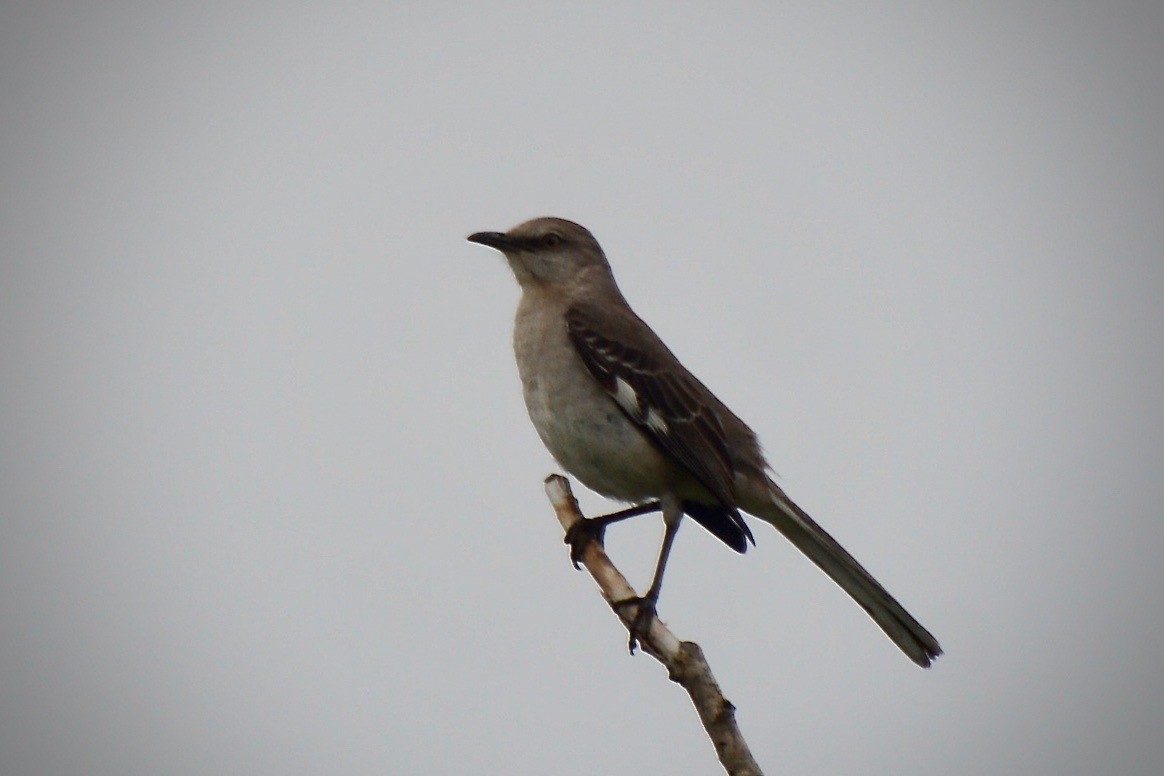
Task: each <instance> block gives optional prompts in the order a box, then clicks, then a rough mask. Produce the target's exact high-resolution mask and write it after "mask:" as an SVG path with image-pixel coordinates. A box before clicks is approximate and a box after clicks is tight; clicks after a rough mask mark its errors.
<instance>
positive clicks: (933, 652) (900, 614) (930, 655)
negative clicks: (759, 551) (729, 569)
mask: <svg viewBox="0 0 1164 776" xmlns="http://www.w3.org/2000/svg"><path fill="white" fill-rule="evenodd" d="M772 489H773V490H772V498H771V500H770V501H769V503H768V504H767V505H764V507H763V508H761V509H758V510H756V511H754V512H753V510H752V509H747V510H746V511H748V512H752V513H753V514H755V515H756V516H757V517H759V518H761V519H762V520H764V521H765V522H768V523H771V524H772V525H773V526H775V528H776V530H778V531H780V533H782V534H784V536H785V537H787V538H788V540H789V541H791V542H792V543H793V544H794V545H796V547H797V548H798V549H799V550H800V551H801V552H803V553H804V554H805V555H807V556H808V558H809V560H811V561H812V562H813V563H815V564H816V565H817V566H819V567H820V569H821V570H822V571H824V573H826V574H828V575H829V577H830V578H832V580H833V581H834V582H836V583H837V584H838V585H840V586H841V588H842V589H844V591H845V592H846V593H848V594H849V595H850V596H852V598H853V600H854V601H856V602H857V603H858V604H860V606H861V608H862V609H864V610H865V611H866V612H868V613H869V616H870V617H872V618H873V621H874V622H876V623H877V625H878V626H880V627H881V630H883V631H885V634H886V635H887V636H889V638H890V639H891V640H892V641H893V643H894V644H896V645H897V646H898V647H899V648H900V649H901V651H902V652H904V653H905V654H906V655H907V656H908V657H909V659H910V660H912V661H913V662H915V663H917V664H918V665H919V666H921V667H922V668H929V666H930V663H931V662H932V661H933V659H934V658H936V657H937V656H938V655H940V654H942V648H941V646H940V645H939V644H938V640H937V639H935V638H934V637H933V635H932V634H931V633H930V632H929V631H928V630H926V629H925V628H923V627H922V625H921V623H919V622H918V621H917V620H915V619H914V618H913V616H912V615H911V614H910V613H909V612H907V611H906V610H905V607H903V606H902V605H901V604H899V603H898V602H897V600H896V599H895V598H894V597H893V596H891V595H890V594H889V592H888V591H887V590H886V589H885V588H884V587H882V586H881V583H879V582H878V581H877V580H876V579H874V578H873V575H872V574H870V573H869V572H868V571H866V570H865V568H864V567H863V566H862V565H861V564H860V563H858V562H857V560H856V559H855V558H854V557H853V556H852V555H850V554H849V553H848V552H847V551H846V550H845V548H844V547H842V546H841V545H840V544H839V543H838V542H837V540H836V539H834V538H833V537H831V536H829V534H828V532H826V531H825V530H824V529H823V528H821V527H820V526H819V525H817V524H816V521H815V520H813V519H812V518H811V517H809V516H808V514H807V513H805V511H804V510H803V509H801V508H800V507H798V506H797V505H796V504H795V503H794V502H793V501H792V499H790V498H788V497H787V496H786V495H784V492H783V491H781V490H780V488H779V487H777V486H776V485H775V484H772ZM749 506H751V505H749Z"/></svg>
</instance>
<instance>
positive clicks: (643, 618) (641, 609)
mask: <svg viewBox="0 0 1164 776" xmlns="http://www.w3.org/2000/svg"><path fill="white" fill-rule="evenodd" d="M655 603H656V602H655V600H654V599H652V598H650V597H645V596H635V597H634V598H624V599H623V600H621V601H615V602H614V603H613V604H611V606H613V607H614V610H615V611H616V612H619V613H620V614H621V612H622V610H623V609H626V608H628V607H632V606H633V607H634V609H635V612H634V617H632V618H631V621H630V624H629V625H627V630H629V631H630V643H629V644H628V645H627V646H628V648H629V649H630V653H631V654H632V655H633V654H634V653H635V648H636V647H638V646H639V644H640V643H642V642H645V641H646V640H647V638H648V637H649V636H650V634H651V625H652V623H654V622H655V619H656V618H657V617H658V616H659V613H658V612H657V611H656V610H655Z"/></svg>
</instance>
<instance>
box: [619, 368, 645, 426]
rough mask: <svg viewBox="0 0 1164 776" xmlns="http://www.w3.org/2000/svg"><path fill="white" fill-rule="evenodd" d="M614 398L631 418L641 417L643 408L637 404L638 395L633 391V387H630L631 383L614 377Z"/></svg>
mask: <svg viewBox="0 0 1164 776" xmlns="http://www.w3.org/2000/svg"><path fill="white" fill-rule="evenodd" d="M614 400H615V401H616V402H618V406H620V407H622V409H623V411H624V412H626V413H628V414H629V415H630V416H631V417H632V418H639V417H642V414H643V410H642V407H640V406H639V395H638V394H637V393H635V389H634V388H631V384H630V383H628V382H627V381H626V380H623V379H622V378H621V377H616V378H614Z"/></svg>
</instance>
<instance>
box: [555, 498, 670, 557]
mask: <svg viewBox="0 0 1164 776" xmlns="http://www.w3.org/2000/svg"><path fill="white" fill-rule="evenodd" d="M660 509H662V505H661V504H660V503H659V502H658V501H648V502H647V503H646V504H639V505H637V506H633V507H629V508H627V509H622V510H619V511H618V512H612V513H611V514H609V515H602V516H601V517H584V518H582V519H581V520H579V521H577V522H576V523H574V525H572V526H570V530H568V531H566V538H565V540H564V541H565V542H566V544H568V545H570V562H571V563H573V564H574V568H581V567H580V566H579V565H578V564H579V563H580V562H581V561H582V553H583V552H585V550H586V545H588V544H590V542H592V541H594V542H598V546H600V547H601V546H602V537H603V534H604V533H605V532H606V526H608V525H610V524H611V523H617V522H619V521H620V520H626V519H627V518H631V517H638V516H639V515H645V514H649V513H651V512H657V511H659V510H660Z"/></svg>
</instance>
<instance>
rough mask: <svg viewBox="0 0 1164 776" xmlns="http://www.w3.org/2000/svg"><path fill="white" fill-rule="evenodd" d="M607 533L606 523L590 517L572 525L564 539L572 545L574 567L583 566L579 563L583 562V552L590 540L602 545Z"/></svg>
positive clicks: (571, 559) (571, 552) (571, 557)
mask: <svg viewBox="0 0 1164 776" xmlns="http://www.w3.org/2000/svg"><path fill="white" fill-rule="evenodd" d="M605 533H606V523H605V522H604V521H602V520H597V519H594V518H590V517H584V518H582V519H581V520H579V521H577V522H576V523H574V525H572V526H570V530H568V531H566V538H565V539H564V541H565V543H566V544H568V545H570V562H571V563H573V564H574V568H576V569H581V568H582V567H581V566H580V565H578V564H580V563H581V562H582V553H584V552H585V551H586V548H587V547H588V546H589V545H590V542H598V546H599V547H601V546H602V540H603V536H604V534H605Z"/></svg>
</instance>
